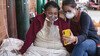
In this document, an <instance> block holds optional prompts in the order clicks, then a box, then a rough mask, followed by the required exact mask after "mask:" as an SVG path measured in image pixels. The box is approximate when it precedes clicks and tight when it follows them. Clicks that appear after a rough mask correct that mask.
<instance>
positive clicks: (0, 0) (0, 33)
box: [0, 0, 7, 41]
mask: <svg viewBox="0 0 100 56" xmlns="http://www.w3.org/2000/svg"><path fill="white" fill-rule="evenodd" d="M6 35H7V15H6V0H0V41H1V40H2V39H3V38H5V37H6Z"/></svg>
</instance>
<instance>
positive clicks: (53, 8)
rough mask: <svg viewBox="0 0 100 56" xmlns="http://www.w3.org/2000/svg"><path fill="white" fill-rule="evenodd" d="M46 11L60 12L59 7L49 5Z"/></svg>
mask: <svg viewBox="0 0 100 56" xmlns="http://www.w3.org/2000/svg"><path fill="white" fill-rule="evenodd" d="M46 11H48V12H58V9H57V8H55V7H48V8H47V9H46Z"/></svg>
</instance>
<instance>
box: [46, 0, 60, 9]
mask: <svg viewBox="0 0 100 56" xmlns="http://www.w3.org/2000/svg"><path fill="white" fill-rule="evenodd" d="M48 7H54V8H57V9H58V10H60V7H59V5H58V4H57V3H56V2H54V1H49V2H47V3H46V4H45V5H44V10H47V8H48Z"/></svg>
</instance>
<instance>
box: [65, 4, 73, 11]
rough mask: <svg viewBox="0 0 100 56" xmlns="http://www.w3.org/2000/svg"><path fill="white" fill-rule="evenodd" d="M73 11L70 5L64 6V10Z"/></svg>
mask: <svg viewBox="0 0 100 56" xmlns="http://www.w3.org/2000/svg"><path fill="white" fill-rule="evenodd" d="M71 9H73V8H72V7H71V6H70V5H64V6H63V10H71Z"/></svg>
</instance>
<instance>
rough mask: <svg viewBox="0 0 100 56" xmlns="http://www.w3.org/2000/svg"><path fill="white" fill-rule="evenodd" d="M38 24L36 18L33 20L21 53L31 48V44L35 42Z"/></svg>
mask: <svg viewBox="0 0 100 56" xmlns="http://www.w3.org/2000/svg"><path fill="white" fill-rule="evenodd" d="M36 24H37V23H36V20H33V22H32V24H31V25H30V28H29V30H28V32H27V34H26V40H25V42H24V45H23V46H22V48H21V49H20V50H19V51H20V52H21V54H23V53H25V52H26V50H27V49H28V48H29V46H30V45H31V44H32V43H33V42H34V40H35V38H36V34H35V28H36Z"/></svg>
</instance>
